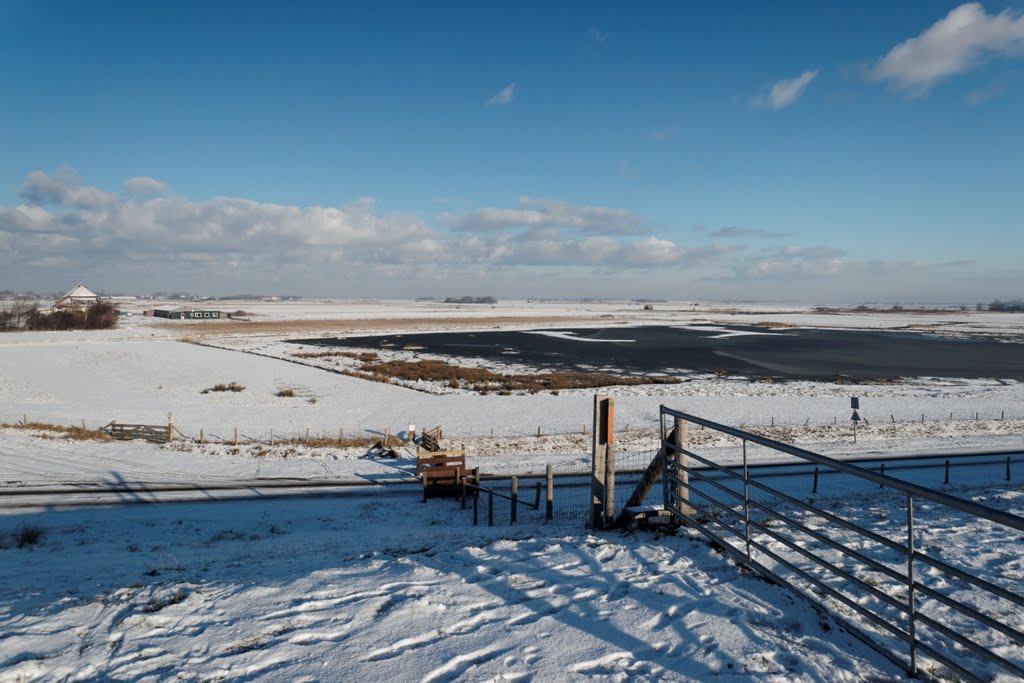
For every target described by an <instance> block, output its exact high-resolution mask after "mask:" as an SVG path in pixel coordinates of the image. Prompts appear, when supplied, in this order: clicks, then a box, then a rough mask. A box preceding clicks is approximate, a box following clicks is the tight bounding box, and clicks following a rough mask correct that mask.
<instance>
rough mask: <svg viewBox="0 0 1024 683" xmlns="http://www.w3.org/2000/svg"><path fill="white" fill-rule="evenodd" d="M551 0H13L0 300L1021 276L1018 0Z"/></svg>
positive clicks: (729, 290) (967, 282) (976, 285)
mask: <svg viewBox="0 0 1024 683" xmlns="http://www.w3.org/2000/svg"><path fill="white" fill-rule="evenodd" d="M549 4H554V3H515V4H511V3H510V4H509V6H507V7H499V6H497V5H495V4H494V3H468V2H467V3H444V4H442V3H419V2H409V3H366V4H361V5H355V4H346V5H342V4H339V3H322V4H320V3H287V4H286V3H269V2H266V3H257V2H239V3H228V2H223V3H200V2H181V3H166V4H158V3H134V2H133V3H127V2H126V3H115V2H91V3H80V2H66V3H58V2H45V1H36V2H0V87H2V91H3V92H4V93H5V96H4V98H3V100H2V102H3V106H0V149H2V150H3V153H2V154H0V289H2V288H12V289H25V288H32V289H40V290H47V291H49V290H58V289H62V288H65V287H70V286H71V285H73V284H74V283H75V282H78V281H80V280H81V281H85V282H87V283H88V284H89V285H90V286H92V287H93V288H96V289H105V290H107V291H139V292H147V291H152V290H154V289H161V290H185V291H194V292H202V293H209V294H226V293H232V292H242V291H246V292H254V291H258V292H268V293H270V292H276V293H298V294H306V295H325V296H326V295H332V296H418V295H440V296H445V295H461V294H496V295H498V296H505V297H510V296H521V297H527V296H552V297H555V296H566V297H574V296H618V297H637V296H646V297H660V298H672V299H691V298H702V299H734V298H737V299H746V300H800V301H837V302H842V301H887V302H888V301H894V302H895V301H921V302H965V303H966V302H974V301H987V300H989V299H991V298H995V297H1002V298H1013V297H1018V296H1022V295H1024V292H1022V291H1020V289H1021V287H1020V284H1019V283H1020V282H1021V275H1024V272H1022V271H1024V266H1022V265H1021V264H1020V263H1019V262H1018V261H1019V254H1021V253H1022V252H1024V249H1022V248H1024V220H1022V216H1024V191H1022V188H1024V132H1022V125H1021V123H1020V120H1021V119H1024V116H1022V114H1024V95H1022V90H1024V4H1022V3H1020V2H1017V3H1013V2H985V3H983V4H971V3H968V4H961V3H945V2H937V1H934V0H928V1H923V2H911V1H909V0H908V1H904V2H858V3H822V2H787V3H764V2H732V3H726V2H722V3H704V2H700V3H698V2H686V3H684V2H667V3H644V4H640V5H637V4H628V5H627V4H625V3H594V2H581V3H575V4H571V3H564V4H560V5H559V6H557V7H550V6H548V5H549ZM295 5H297V6H295Z"/></svg>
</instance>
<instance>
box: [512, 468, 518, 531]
mask: <svg viewBox="0 0 1024 683" xmlns="http://www.w3.org/2000/svg"><path fill="white" fill-rule="evenodd" d="M518 512H519V477H512V524H515V523H516V515H517V514H518Z"/></svg>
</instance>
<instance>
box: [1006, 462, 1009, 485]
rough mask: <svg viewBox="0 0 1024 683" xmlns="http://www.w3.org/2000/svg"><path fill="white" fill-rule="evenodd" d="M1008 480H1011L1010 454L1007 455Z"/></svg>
mask: <svg viewBox="0 0 1024 683" xmlns="http://www.w3.org/2000/svg"><path fill="white" fill-rule="evenodd" d="M1006 481H1010V456H1006Z"/></svg>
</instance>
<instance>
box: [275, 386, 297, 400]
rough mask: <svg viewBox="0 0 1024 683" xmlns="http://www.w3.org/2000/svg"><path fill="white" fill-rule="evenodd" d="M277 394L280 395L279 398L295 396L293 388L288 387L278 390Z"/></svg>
mask: <svg viewBox="0 0 1024 683" xmlns="http://www.w3.org/2000/svg"><path fill="white" fill-rule="evenodd" d="M277 396H280V397H281V398H292V397H293V396H295V390H294V389H291V388H289V387H285V388H284V389H279V390H278V392H277Z"/></svg>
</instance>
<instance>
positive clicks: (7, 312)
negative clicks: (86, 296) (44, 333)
mask: <svg viewBox="0 0 1024 683" xmlns="http://www.w3.org/2000/svg"><path fill="white" fill-rule="evenodd" d="M116 326H117V309H116V308H114V305H113V304H112V303H110V302H109V301H97V302H96V303H94V304H92V305H91V306H89V307H88V308H66V309H58V310H56V311H49V312H46V311H41V310H39V305H38V304H35V303H29V302H26V301H14V302H5V303H4V304H3V305H0V332H11V331H13V330H105V329H109V328H111V327H116Z"/></svg>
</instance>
